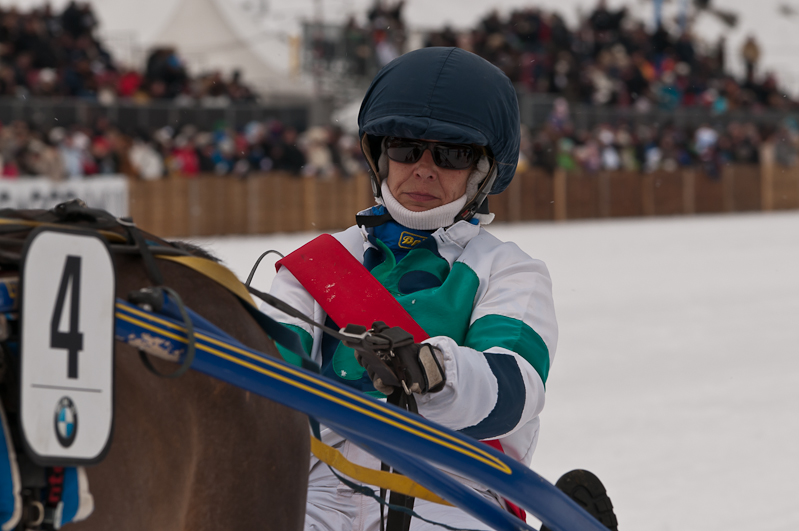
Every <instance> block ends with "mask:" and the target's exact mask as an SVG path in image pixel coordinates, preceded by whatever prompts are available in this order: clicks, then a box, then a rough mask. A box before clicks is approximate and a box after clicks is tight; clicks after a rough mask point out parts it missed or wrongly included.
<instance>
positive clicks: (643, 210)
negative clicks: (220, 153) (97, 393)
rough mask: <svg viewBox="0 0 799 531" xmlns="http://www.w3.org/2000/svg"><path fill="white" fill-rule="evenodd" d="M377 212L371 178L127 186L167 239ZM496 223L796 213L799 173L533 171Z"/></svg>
mask: <svg viewBox="0 0 799 531" xmlns="http://www.w3.org/2000/svg"><path fill="white" fill-rule="evenodd" d="M372 204H374V202H373V200H372V192H371V187H370V185H369V180H368V178H367V177H366V176H365V175H359V176H356V177H353V178H351V179H336V180H328V181H324V180H317V179H312V178H298V177H294V176H290V175H285V174H274V173H272V174H260V175H253V176H250V177H248V178H246V179H237V178H233V177H218V176H203V177H200V178H197V179H184V178H177V177H173V178H168V179H164V180H160V181H139V180H131V182H130V213H131V216H132V217H133V219H134V220H135V221H136V222H137V223H138V224H139V226H141V227H142V228H144V229H146V230H149V231H151V232H153V233H154V234H158V235H160V236H164V237H176V236H178V237H179V236H215V235H223V234H265V233H274V232H295V231H310V230H317V231H329V230H336V229H342V228H345V227H348V226H350V225H352V224H353V223H354V222H355V213H356V212H358V211H359V210H362V209H364V208H367V207H369V206H371V205H372ZM489 205H490V208H491V211H492V212H494V213H495V214H496V216H497V221H532V220H566V219H582V218H608V217H623V216H668V215H678V214H698V213H713V212H741V211H751V210H776V209H795V208H799V168H793V169H785V168H782V167H780V166H775V165H774V164H762V165H760V166H756V165H731V166H726V167H725V168H724V169H723V171H722V173H721V175H720V176H719V177H718V178H717V179H711V178H709V177H708V176H707V175H705V174H703V173H701V172H699V171H697V170H684V171H680V172H673V173H670V172H655V173H649V174H641V173H637V172H600V173H595V174H584V173H566V172H561V171H558V172H555V174H554V175H551V174H548V173H546V172H544V171H543V170H538V169H533V170H529V171H525V172H520V173H519V174H517V175H516V177H515V178H514V180H513V182H511V184H510V186H509V187H508V189H507V190H506V191H505V192H503V193H502V194H499V195H497V196H490V197H489Z"/></svg>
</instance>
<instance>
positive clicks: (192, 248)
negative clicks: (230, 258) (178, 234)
mask: <svg viewBox="0 0 799 531" xmlns="http://www.w3.org/2000/svg"><path fill="white" fill-rule="evenodd" d="M169 243H171V244H172V245H174V246H175V247H177V248H178V249H181V250H183V251H186V252H187V253H189V254H191V255H192V256H197V257H200V258H205V259H206V260H213V261H214V262H216V263H218V264H221V263H222V260H221V259H219V258H218V257H217V256H215V255H214V254H212V253H211V251H208V250H207V249H204V248H203V247H200V246H199V245H197V244H195V243H190V242H184V241H182V240H172V241H170V242H169Z"/></svg>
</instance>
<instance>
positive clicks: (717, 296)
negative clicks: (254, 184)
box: [196, 213, 799, 531]
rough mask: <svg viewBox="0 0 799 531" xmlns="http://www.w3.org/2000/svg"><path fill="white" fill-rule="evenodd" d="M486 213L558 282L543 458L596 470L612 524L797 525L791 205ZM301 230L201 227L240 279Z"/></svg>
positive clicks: (798, 367) (798, 331)
mask: <svg viewBox="0 0 799 531" xmlns="http://www.w3.org/2000/svg"><path fill="white" fill-rule="evenodd" d="M489 228H490V230H491V232H493V233H494V234H495V235H497V236H498V237H499V238H501V239H503V240H512V241H515V242H517V243H518V244H519V245H520V247H522V249H524V250H525V251H526V252H527V253H528V254H530V255H531V256H533V257H535V258H541V259H543V260H544V261H545V262H546V263H547V265H548V266H549V269H550V272H551V274H552V278H553V282H554V293H555V304H556V308H557V311H558V320H559V323H560V333H561V337H560V343H559V346H558V353H557V356H556V359H555V364H554V366H553V369H552V372H551V375H550V378H549V381H548V383H547V388H548V391H547V406H546V408H545V409H544V413H543V414H542V433H541V439H540V442H539V447H538V450H537V452H536V455H535V457H534V458H533V468H534V469H535V470H536V471H537V472H538V473H539V474H541V475H543V476H544V477H546V478H547V479H549V480H551V481H553V482H554V481H555V480H556V479H557V478H558V476H560V475H561V474H562V473H564V472H566V471H568V470H570V469H572V468H578V467H579V468H587V469H589V470H592V471H594V472H596V473H597V474H598V475H599V476H600V477H601V478H602V479H603V481H604V482H605V483H606V486H607V487H608V491H609V493H610V495H611V497H612V499H613V502H614V504H615V506H616V507H617V514H618V516H619V521H620V524H621V528H622V529H623V530H628V531H670V530H675V531H689V530H697V531H714V530H718V531H722V530H723V531H738V530H740V531H749V530H751V529H757V530H758V531H769V530H774V531H777V530H785V529H794V528H796V527H797V526H799V501H797V495H798V494H799V486H798V485H797V483H796V481H795V478H797V477H799V452H797V450H796V448H797V446H799V443H797V441H799V213H779V214H752V215H736V216H706V217H705V216H703V217H691V218H659V219H632V220H611V221H601V222H596V221H593V222H569V223H563V224H519V225H496V226H494V225H492V226H491V227H489ZM312 236H313V234H310V233H306V234H301V235H279V236H270V237H252V238H250V237H247V238H243V237H242V238H225V239H213V240H210V239H207V240H205V239H204V240H196V241H197V243H200V244H202V245H205V246H207V247H208V248H210V249H211V250H212V251H214V252H216V253H217V254H218V255H219V256H220V257H221V258H222V259H223V260H224V261H225V262H226V263H227V264H228V265H229V266H230V267H231V268H232V269H233V270H234V271H235V272H236V273H237V274H238V275H239V277H240V278H242V279H245V278H246V277H247V274H248V273H249V268H250V266H251V265H252V263H253V262H254V261H255V259H256V258H257V257H258V255H259V254H260V253H261V252H262V251H264V250H267V249H277V250H280V251H281V252H284V253H287V252H290V251H291V250H293V249H295V248H296V247H298V246H299V245H301V244H302V243H304V242H305V241H307V240H308V239H310V238H311V237H312ZM273 262H274V260H273V257H269V258H267V259H265V260H264V262H263V263H262V266H261V269H260V270H259V274H258V275H256V277H255V281H254V285H256V286H258V287H259V288H261V289H266V288H268V287H269V284H270V283H271V278H272V272H273V271H274V268H273V266H272V264H273Z"/></svg>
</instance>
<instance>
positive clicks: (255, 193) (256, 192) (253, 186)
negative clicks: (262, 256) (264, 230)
mask: <svg viewBox="0 0 799 531" xmlns="http://www.w3.org/2000/svg"><path fill="white" fill-rule="evenodd" d="M262 180H263V177H262V176H261V175H251V176H249V177H247V192H246V194H247V203H246V205H245V208H246V209H247V226H246V228H245V232H246V233H247V234H257V233H258V215H259V214H260V209H261V197H260V196H261V190H260V187H261V181H262Z"/></svg>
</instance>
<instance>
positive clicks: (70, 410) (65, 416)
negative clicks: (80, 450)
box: [55, 396, 78, 448]
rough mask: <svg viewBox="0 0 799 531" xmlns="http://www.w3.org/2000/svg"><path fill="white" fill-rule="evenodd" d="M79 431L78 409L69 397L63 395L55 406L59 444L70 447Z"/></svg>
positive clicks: (56, 431)
mask: <svg viewBox="0 0 799 531" xmlns="http://www.w3.org/2000/svg"><path fill="white" fill-rule="evenodd" d="M77 433H78V410H77V409H75V404H74V403H72V400H70V399H69V397H66V396H65V397H63V398H62V399H61V400H59V401H58V404H57V405H56V407H55V435H56V437H57V438H58V442H59V444H61V446H63V447H64V448H69V447H70V446H72V443H73V442H75V435H76V434H77Z"/></svg>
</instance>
